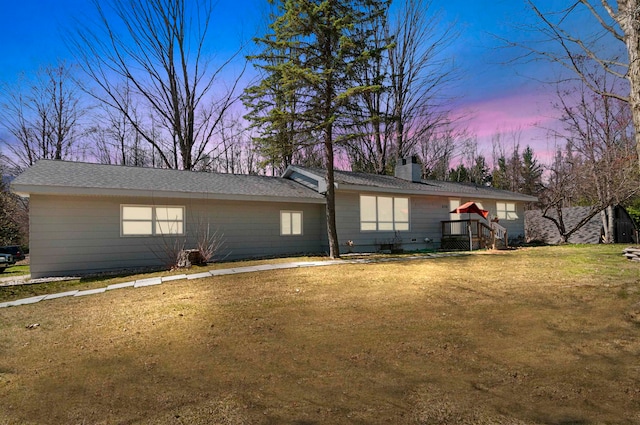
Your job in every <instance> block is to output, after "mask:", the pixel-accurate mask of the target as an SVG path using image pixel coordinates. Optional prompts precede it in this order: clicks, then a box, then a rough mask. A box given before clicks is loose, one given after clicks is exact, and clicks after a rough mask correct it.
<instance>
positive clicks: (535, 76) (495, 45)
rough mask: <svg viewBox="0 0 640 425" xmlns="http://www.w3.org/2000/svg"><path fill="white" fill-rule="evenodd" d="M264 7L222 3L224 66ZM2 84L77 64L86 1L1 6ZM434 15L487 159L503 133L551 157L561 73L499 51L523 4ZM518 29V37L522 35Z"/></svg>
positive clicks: (515, 1) (219, 40) (452, 2)
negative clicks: (554, 82) (451, 27)
mask: <svg viewBox="0 0 640 425" xmlns="http://www.w3.org/2000/svg"><path fill="white" fill-rule="evenodd" d="M265 3H266V1H257V0H252V1H232V0H219V1H218V3H217V6H216V9H215V11H214V15H215V17H214V26H213V28H214V33H213V34H212V40H215V45H214V46H210V48H211V50H212V51H213V52H216V54H217V56H219V57H220V58H225V57H226V56H228V55H229V54H230V53H231V52H233V51H235V50H236V49H237V48H238V46H239V45H240V43H241V42H242V41H245V42H246V41H247V40H250V39H251V38H252V37H254V36H256V35H260V34H259V33H258V32H257V28H259V26H260V25H261V22H262V16H264V14H265V10H266V6H265ZM568 3H569V2H567V1H560V0H538V1H537V2H536V4H538V6H539V7H540V8H541V9H544V10H558V9H562V8H563V7H566V6H567V5H568ZM0 5H1V8H0V11H1V12H0V16H1V17H2V25H0V39H1V40H3V42H2V43H0V82H2V83H6V84H10V85H11V84H16V83H17V81H18V79H19V75H20V74H21V73H24V74H25V75H27V76H29V75H32V74H33V73H34V72H35V71H36V70H37V69H38V68H39V67H41V66H46V65H48V64H52V63H55V62H56V61H57V60H58V59H65V60H67V61H71V62H72V61H73V54H72V52H70V51H69V49H68V48H67V46H66V44H65V43H64V36H65V33H67V32H69V31H70V30H71V29H73V28H74V26H75V23H74V22H75V20H76V19H80V20H82V19H83V16H85V15H86V14H88V13H90V11H91V3H90V2H89V1H88V0H22V1H15V0H0ZM430 10H433V11H436V10H440V11H441V13H442V16H443V19H444V20H445V22H456V29H457V30H458V31H459V33H460V36H459V37H458V38H457V39H456V40H455V41H454V43H453V44H452V46H451V47H450V49H449V51H448V52H449V54H450V55H451V57H452V58H453V60H454V61H455V64H456V66H457V68H458V70H459V73H460V76H461V78H460V80H459V81H458V82H457V84H456V86H455V87H453V88H452V89H451V94H452V95H453V96H454V97H455V98H456V101H455V103H454V106H455V109H456V113H458V114H461V115H465V116H467V119H466V125H468V127H469V129H470V131H471V132H472V133H474V134H475V135H477V137H478V140H479V142H480V143H481V149H482V153H484V154H485V156H487V157H488V156H490V155H491V143H490V140H491V137H492V135H493V134H494V133H496V132H497V131H502V132H505V133H510V132H513V131H515V130H519V131H520V132H521V136H522V138H521V144H522V145H523V147H524V145H527V144H529V145H531V146H532V147H533V148H534V151H535V152H536V153H538V155H540V156H546V155H548V154H547V151H552V150H553V146H554V141H553V140H548V139H547V132H546V131H545V130H544V128H546V127H551V126H553V125H554V122H555V118H554V111H553V110H552V108H551V107H550V105H551V102H552V101H553V99H554V96H555V94H554V88H553V87H552V86H551V85H546V84H543V83H541V82H540V80H541V79H546V78H550V77H551V76H553V74H554V72H556V71H555V70H554V69H552V67H551V66H550V65H549V64H548V63H543V62H534V63H526V64H525V63H513V62H512V61H510V58H512V57H513V56H514V51H512V50H510V49H504V48H501V46H502V45H503V44H502V42H501V41H499V39H498V38H497V37H496V36H498V37H504V38H508V39H510V40H516V41H518V40H520V41H521V40H526V39H527V37H531V34H527V33H526V32H525V31H522V29H521V26H522V25H523V24H524V25H526V24H527V23H528V22H533V20H534V18H533V17H532V14H531V12H530V11H527V9H526V6H525V3H524V1H521V0H469V1H468V0H433V1H432V5H431V8H430ZM519 28H520V29H519Z"/></svg>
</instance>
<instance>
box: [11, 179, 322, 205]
mask: <svg viewBox="0 0 640 425" xmlns="http://www.w3.org/2000/svg"><path fill="white" fill-rule="evenodd" d="M11 190H12V191H13V192H14V193H16V194H18V195H19V196H22V197H29V196H30V195H58V196H110V197H115V196H122V197H138V198H175V199H202V200H221V201H255V202H295V203H305V204H325V203H326V199H325V198H324V197H321V196H318V197H295V196H268V195H243V194H221V193H208V192H180V191H161V190H142V189H114V188H109V189H105V188H85V187H68V186H39V185H22V184H18V185H12V186H11Z"/></svg>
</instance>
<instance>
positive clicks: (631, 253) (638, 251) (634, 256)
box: [622, 246, 640, 262]
mask: <svg viewBox="0 0 640 425" xmlns="http://www.w3.org/2000/svg"><path fill="white" fill-rule="evenodd" d="M622 255H624V256H625V257H626V258H627V260H631V261H638V262H640V247H633V246H630V247H629V248H625V249H624V250H623V251H622Z"/></svg>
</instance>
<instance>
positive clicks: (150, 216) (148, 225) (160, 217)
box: [120, 205, 184, 236]
mask: <svg viewBox="0 0 640 425" xmlns="http://www.w3.org/2000/svg"><path fill="white" fill-rule="evenodd" d="M120 217H121V220H120V232H121V235H122V236H161V235H184V207H182V206H150V205H122V206H121V207H120Z"/></svg>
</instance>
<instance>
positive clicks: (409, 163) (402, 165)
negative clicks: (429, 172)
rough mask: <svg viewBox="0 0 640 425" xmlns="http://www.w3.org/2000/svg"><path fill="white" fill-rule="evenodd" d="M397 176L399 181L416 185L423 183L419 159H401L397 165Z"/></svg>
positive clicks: (413, 157) (412, 157)
mask: <svg viewBox="0 0 640 425" xmlns="http://www.w3.org/2000/svg"><path fill="white" fill-rule="evenodd" d="M395 176H396V177H397V178H399V179H403V180H407V181H410V182H414V183H420V182H421V181H422V166H421V165H420V164H418V157H417V156H416V155H412V156H411V158H401V159H400V160H399V161H398V163H397V164H396V170H395Z"/></svg>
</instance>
